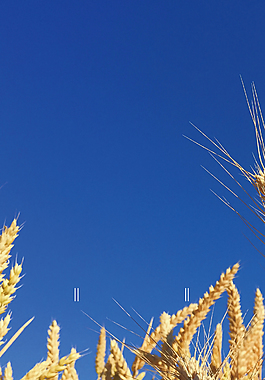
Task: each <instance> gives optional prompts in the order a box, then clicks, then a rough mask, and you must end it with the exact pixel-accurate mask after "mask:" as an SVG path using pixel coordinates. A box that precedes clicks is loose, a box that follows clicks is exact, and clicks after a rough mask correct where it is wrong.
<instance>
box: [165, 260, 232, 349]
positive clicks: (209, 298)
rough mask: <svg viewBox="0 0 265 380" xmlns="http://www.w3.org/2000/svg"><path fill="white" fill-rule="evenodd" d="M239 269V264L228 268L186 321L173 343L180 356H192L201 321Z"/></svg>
mask: <svg viewBox="0 0 265 380" xmlns="http://www.w3.org/2000/svg"><path fill="white" fill-rule="evenodd" d="M238 268H239V263H237V264H235V265H234V266H233V267H232V269H230V268H228V269H227V270H226V273H225V274H224V273H222V274H221V277H220V280H219V281H217V282H216V285H215V287H213V286H210V288H209V293H207V292H206V293H205V294H204V297H203V298H200V300H199V304H198V308H197V309H195V310H194V312H193V313H192V315H191V316H190V317H189V318H187V319H186V320H185V321H184V327H183V328H181V329H180V331H179V334H178V336H177V337H176V338H175V341H174V343H173V349H174V350H175V351H176V352H177V353H178V354H179V355H187V356H190V352H189V345H190V342H191V340H192V337H193V335H194V334H195V332H196V330H197V328H198V327H199V326H200V324H201V321H202V320H203V319H205V318H206V315H207V313H208V312H209V309H210V307H211V306H212V305H213V304H214V302H215V301H216V300H217V299H219V298H220V296H221V294H222V293H223V292H224V291H225V290H226V289H227V288H228V286H229V284H230V282H231V281H232V280H233V278H234V276H235V274H236V273H237V271H238Z"/></svg>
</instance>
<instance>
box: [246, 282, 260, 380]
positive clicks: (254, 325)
mask: <svg viewBox="0 0 265 380" xmlns="http://www.w3.org/2000/svg"><path fill="white" fill-rule="evenodd" d="M253 314H254V316H253V318H252V321H251V325H250V327H249V329H248V332H247V336H246V339H245V341H246V342H245V345H246V350H247V354H246V357H247V370H248V371H251V372H252V373H253V376H254V379H255V380H258V379H261V370H262V363H261V362H260V361H261V358H262V356H263V343H262V336H263V334H264V332H263V324H264V316H265V312H264V305H263V296H262V294H261V291H260V290H259V289H257V290H256V296H255V304H254V310H253ZM254 373H255V374H254Z"/></svg>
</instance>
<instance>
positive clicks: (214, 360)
mask: <svg viewBox="0 0 265 380" xmlns="http://www.w3.org/2000/svg"><path fill="white" fill-rule="evenodd" d="M222 335H223V332H222V324H221V323H218V324H217V326H216V329H215V334H214V344H213V349H212V355H211V364H210V368H211V371H212V373H213V374H215V373H216V372H217V371H218V369H219V368H220V366H221V364H222V353H221V351H222Z"/></svg>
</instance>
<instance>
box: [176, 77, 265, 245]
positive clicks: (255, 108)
mask: <svg viewBox="0 0 265 380" xmlns="http://www.w3.org/2000/svg"><path fill="white" fill-rule="evenodd" d="M240 79H241V82H242V86H243V90H244V93H245V97H246V101H247V105H248V108H249V112H250V115H251V119H252V122H253V124H254V130H255V137H256V145H257V157H258V158H257V159H256V158H255V156H254V169H252V172H250V171H248V170H246V169H244V168H243V167H242V166H241V165H240V164H239V163H238V162H237V161H236V160H235V159H234V158H233V157H232V156H231V155H230V153H228V151H227V150H226V149H225V148H224V147H223V145H222V144H221V143H220V142H219V141H218V140H217V139H215V141H214V140H212V139H211V138H209V137H208V136H207V135H206V134H205V133H204V132H203V131H201V130H200V129H199V128H198V127H196V126H195V125H194V124H193V123H191V125H192V126H193V127H194V128H195V129H196V130H197V131H198V132H199V133H200V134H202V135H203V136H204V138H206V139H207V140H208V141H209V142H210V143H211V144H212V146H213V149H210V148H208V147H206V146H204V145H203V144H200V143H198V142H197V141H195V140H193V139H191V138H189V137H187V136H184V137H185V138H187V139H188V140H190V141H192V142H193V143H195V144H196V145H198V146H200V147H202V148H203V149H205V150H207V151H208V152H209V153H210V154H211V156H212V157H213V158H214V159H215V160H216V161H217V162H218V164H219V165H220V166H221V167H222V168H223V169H224V170H225V172H226V173H227V174H228V175H229V176H230V177H231V178H232V179H233V181H235V182H236V184H237V185H238V186H239V187H240V188H241V190H243V192H244V193H245V194H246V195H247V196H248V198H249V199H250V202H251V205H248V204H247V203H246V202H245V201H244V200H243V199H242V198H241V197H239V196H238V195H237V194H236V193H235V192H233V191H232V190H231V189H230V188H229V187H228V186H227V185H225V184H224V183H223V182H222V181H220V180H219V179H218V178H217V177H216V176H214V175H213V174H212V173H211V172H209V171H208V170H207V169H205V168H204V169H205V170H206V171H207V172H208V173H209V174H210V175H212V176H213V177H214V178H215V179H216V180H217V181H218V182H219V183H220V184H221V185H222V186H224V187H225V188H226V189H227V190H228V191H230V192H231V193H232V194H233V196H235V197H236V198H237V199H239V200H240V201H241V202H242V203H243V204H244V205H245V206H246V207H247V208H248V209H249V210H250V211H251V212H252V213H254V214H255V216H256V217H258V219H259V220H260V221H261V222H262V223H265V144H264V139H263V131H264V129H265V123H264V118H263V114H262V111H261V107H260V103H259V100H258V95H257V91H256V87H255V84H254V83H252V84H251V89H252V101H251V102H249V99H248V96H247V92H246V89H245V85H244V82H243V79H242V77H241V76H240ZM219 159H221V160H223V161H225V162H226V163H229V164H231V165H232V166H234V167H236V168H237V169H238V170H239V171H240V172H241V173H242V174H243V176H244V177H245V178H246V179H247V181H248V182H250V183H251V185H252V186H253V187H254V189H255V194H256V195H257V196H258V199H256V198H255V196H254V197H253V196H252V195H251V194H250V193H249V192H248V191H247V190H246V189H245V187H244V186H243V185H241V183H240V182H239V181H237V180H236V178H235V177H234V176H233V175H232V174H231V172H230V170H228V169H227V168H226V167H225V166H224V165H223V164H222V163H221V162H220V160H219ZM214 194H215V193H214ZM215 195H216V194H215ZM217 197H218V198H219V199H220V200H222V201H223V202H224V203H225V204H226V205H227V206H228V207H229V208H230V209H232V210H233V211H235V212H236V214H237V215H239V216H240V218H241V219H242V220H243V221H244V223H245V224H246V225H247V226H248V228H250V230H251V231H252V232H253V233H254V235H255V236H256V237H258V239H259V240H260V241H261V242H262V243H264V244H265V242H264V238H265V235H264V234H263V233H261V232H260V231H259V230H258V229H257V228H255V227H254V226H253V225H252V224H250V223H249V222H248V221H247V220H246V219H245V218H244V217H243V216H242V215H241V214H240V213H239V212H238V211H236V209H235V208H234V207H233V206H231V204H230V203H229V202H227V201H226V200H224V199H223V198H221V197H219V196H218V195H217ZM251 244H252V243H251Z"/></svg>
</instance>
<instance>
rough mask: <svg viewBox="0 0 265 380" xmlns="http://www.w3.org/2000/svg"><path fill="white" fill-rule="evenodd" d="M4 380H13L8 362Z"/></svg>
mask: <svg viewBox="0 0 265 380" xmlns="http://www.w3.org/2000/svg"><path fill="white" fill-rule="evenodd" d="M4 380H13V371H12V367H11V363H10V362H8V363H7V365H6V368H5V375H4Z"/></svg>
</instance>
